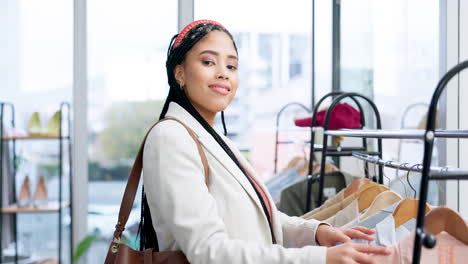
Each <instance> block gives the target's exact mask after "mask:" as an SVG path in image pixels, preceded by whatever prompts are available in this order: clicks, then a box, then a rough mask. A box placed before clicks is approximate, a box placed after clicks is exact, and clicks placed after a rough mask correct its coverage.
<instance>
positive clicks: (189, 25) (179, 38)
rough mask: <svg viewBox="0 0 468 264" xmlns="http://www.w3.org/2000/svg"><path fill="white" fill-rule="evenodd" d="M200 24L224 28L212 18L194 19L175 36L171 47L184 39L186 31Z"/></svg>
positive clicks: (174, 46)
mask: <svg viewBox="0 0 468 264" xmlns="http://www.w3.org/2000/svg"><path fill="white" fill-rule="evenodd" d="M200 24H213V25H218V26H220V27H222V28H225V27H224V26H223V25H221V24H220V23H218V22H216V21H214V20H208V19H202V20H196V21H193V22H192V23H190V24H188V25H187V26H185V27H184V28H183V29H182V30H181V31H180V33H179V35H178V36H177V38H176V40H175V41H174V45H172V48H173V49H175V48H176V47H177V46H178V45H179V44H180V42H182V40H183V39H184V37H185V35H187V33H188V32H189V31H190V30H191V29H192V28H194V27H196V26H198V25H200Z"/></svg>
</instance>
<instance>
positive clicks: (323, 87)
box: [194, 0, 331, 180]
mask: <svg viewBox="0 0 468 264" xmlns="http://www.w3.org/2000/svg"><path fill="white" fill-rule="evenodd" d="M316 2H320V3H317V6H316V14H317V16H316V23H317V25H316V53H317V55H316V81H315V83H316V91H317V92H316V95H317V96H320V95H323V94H324V93H326V92H327V91H330V87H331V80H330V70H331V66H330V65H331V64H330V61H331V45H330V42H331V33H330V32H331V5H329V4H326V3H323V2H326V1H316ZM194 9H195V19H214V20H217V21H219V22H220V23H222V24H223V25H224V26H226V28H227V29H228V30H229V31H230V32H231V33H232V34H233V35H234V38H235V40H236V44H237V45H238V49H239V59H240V63H239V73H240V78H241V81H240V86H239V89H238V92H237V95H236V99H235V100H234V101H233V103H232V104H231V105H230V106H229V107H228V109H227V110H226V111H225V115H226V116H227V129H228V135H229V136H230V137H231V138H232V139H233V140H234V141H235V142H236V143H237V145H238V146H239V147H240V148H241V150H243V151H245V152H248V153H249V158H250V161H251V163H252V165H253V166H254V167H255V169H256V171H257V172H258V173H259V175H260V176H261V177H262V179H263V180H266V179H268V178H269V177H271V176H272V174H273V167H274V163H273V161H274V145H275V121H276V114H277V113H278V111H279V110H280V109H281V108H282V107H283V106H284V105H286V104H287V103H291V102H299V103H302V104H304V105H306V106H307V107H309V108H310V106H311V101H312V99H311V96H312V94H311V91H312V84H311V79H312V78H311V77H312V69H311V65H312V63H311V62H312V1H308V0H294V1H289V2H282V1H280V2H274V1H266V0H265V1H246V0H242V1H236V2H235V4H232V2H231V1H218V0H216V1H215V0H196V1H195V7H194ZM260 14H261V15H260ZM284 121H285V123H282V126H283V127H284V126H291V125H292V124H293V122H292V118H289V119H287V120H286V119H285V120H284ZM283 135H284V133H283ZM304 135H305V134H304ZM304 135H302V136H304ZM292 147H294V146H293V145H291V146H285V145H283V146H281V148H280V151H279V158H280V160H279V167H281V166H282V165H285V163H287V162H288V161H289V159H290V158H291V157H290V156H287V153H289V152H290V151H288V149H290V148H292ZM293 152H294V151H293Z"/></svg>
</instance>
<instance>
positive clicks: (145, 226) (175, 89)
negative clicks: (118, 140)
mask: <svg viewBox="0 0 468 264" xmlns="http://www.w3.org/2000/svg"><path fill="white" fill-rule="evenodd" d="M213 30H219V31H222V32H225V33H227V34H228V35H229V37H230V38H231V39H232V42H233V44H234V48H235V50H236V52H237V47H236V44H235V42H234V38H233V37H232V35H231V34H230V33H229V32H228V31H227V30H226V29H225V28H223V27H221V26H219V25H215V24H200V25H197V26H195V27H194V28H192V29H191V30H190V31H189V32H188V33H187V35H186V36H184V38H183V40H182V42H180V43H179V44H178V45H177V46H176V47H175V48H173V46H174V41H175V39H176V38H177V36H178V35H175V36H174V37H173V38H172V39H171V42H170V44H169V48H168V51H167V61H166V70H167V77H168V83H169V87H170V89H169V93H168V95H167V98H166V101H165V103H164V106H163V109H162V112H161V115H160V116H159V119H163V118H164V117H165V116H166V113H167V110H168V108H169V104H170V102H175V103H177V104H179V105H180V106H182V107H183V108H184V109H185V110H186V111H187V112H189V113H190V114H191V115H192V116H193V117H194V118H195V119H196V120H197V121H198V122H199V123H200V124H201V125H202V126H203V128H204V129H205V130H206V131H207V132H208V133H209V134H210V135H211V136H212V137H213V138H214V139H215V140H216V142H218V144H219V145H220V146H221V148H222V149H223V150H224V151H225V152H226V154H227V155H228V156H229V157H230V158H231V159H232V160H233V161H234V163H235V164H236V165H237V167H238V168H239V169H240V170H241V171H242V173H243V174H244V175H246V176H247V173H246V171H245V170H244V168H243V167H242V166H241V164H240V162H239V160H238V159H237V157H236V156H235V155H234V153H233V152H232V150H231V149H230V148H229V146H228V145H227V144H226V142H224V140H223V139H222V138H221V137H220V136H219V134H218V133H217V132H216V131H215V130H214V129H213V128H212V127H211V126H210V124H208V122H207V121H206V120H205V119H204V118H203V117H202V116H201V115H200V113H198V111H197V110H196V109H195V107H194V106H193V105H192V104H191V102H190V100H189V99H188V97H187V95H186V94H185V92H184V91H183V90H182V89H181V87H180V85H179V84H178V83H177V81H176V79H175V76H174V73H173V72H174V68H175V66H176V65H178V64H180V63H182V62H183V60H184V59H185V55H186V54H187V52H188V51H189V50H190V49H191V48H192V47H193V46H194V45H195V44H196V43H197V42H198V41H199V40H200V39H202V38H203V37H204V36H206V35H207V34H208V33H209V32H211V31H213ZM221 120H222V123H223V129H224V134H225V135H226V134H227V130H226V124H225V122H224V113H223V112H221ZM247 178H248V179H249V181H250V178H249V177H247ZM138 232H139V234H140V237H141V239H140V250H144V249H147V248H155V249H157V247H158V241H157V239H156V233H155V231H154V228H153V223H152V220H151V214H150V211H149V206H148V202H147V200H146V195H145V193H144V191H143V195H142V209H141V222H140V226H139V231H138Z"/></svg>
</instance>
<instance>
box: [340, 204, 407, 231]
mask: <svg viewBox="0 0 468 264" xmlns="http://www.w3.org/2000/svg"><path fill="white" fill-rule="evenodd" d="M400 202H401V201H398V202H396V203H394V204H392V205H390V206H388V207H386V208H384V209H382V210H380V211H378V212H377V213H375V214H373V215H371V216H369V217H368V218H366V219H364V220H360V218H359V217H357V218H356V219H354V220H353V221H350V222H349V223H347V224H345V225H344V226H343V227H344V228H352V227H355V226H363V227H367V228H374V227H375V226H376V225H377V223H379V222H381V221H382V220H384V219H385V218H386V217H387V216H389V215H392V214H393V211H395V209H396V208H397V206H398V205H399V204H400Z"/></svg>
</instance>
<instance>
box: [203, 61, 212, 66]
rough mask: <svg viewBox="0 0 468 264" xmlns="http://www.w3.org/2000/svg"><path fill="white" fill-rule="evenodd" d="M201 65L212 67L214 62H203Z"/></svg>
mask: <svg viewBox="0 0 468 264" xmlns="http://www.w3.org/2000/svg"><path fill="white" fill-rule="evenodd" d="M203 64H205V65H214V62H212V61H203Z"/></svg>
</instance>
